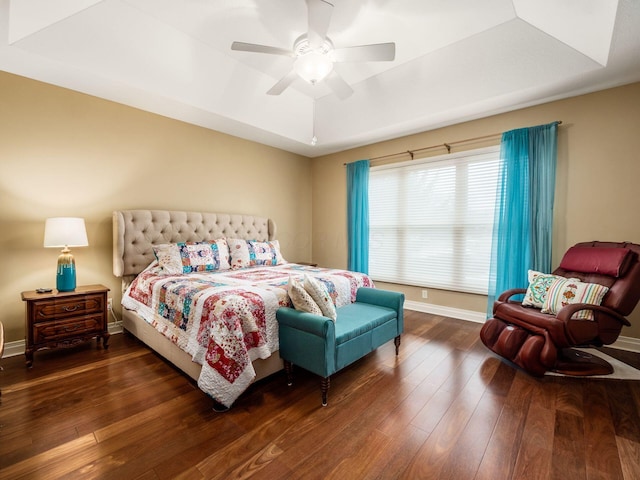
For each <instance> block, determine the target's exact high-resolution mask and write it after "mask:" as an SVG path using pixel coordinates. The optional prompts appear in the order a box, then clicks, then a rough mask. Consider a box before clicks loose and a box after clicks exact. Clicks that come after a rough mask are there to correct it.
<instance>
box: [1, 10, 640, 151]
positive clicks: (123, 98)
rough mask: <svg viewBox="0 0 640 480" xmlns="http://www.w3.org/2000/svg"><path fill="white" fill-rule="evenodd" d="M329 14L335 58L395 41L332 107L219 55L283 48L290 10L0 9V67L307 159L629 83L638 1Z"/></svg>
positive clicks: (265, 61)
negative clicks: (235, 46) (279, 89)
mask: <svg viewBox="0 0 640 480" xmlns="http://www.w3.org/2000/svg"><path fill="white" fill-rule="evenodd" d="M331 1H332V3H333V4H334V9H333V15H332V19H331V24H330V26H329V31H328V36H329V37H330V38H331V40H332V41H333V43H334V45H335V46H336V48H340V47H345V46H352V45H363V44H370V43H384V42H395V43H396V59H395V61H393V62H368V63H339V64H336V66H335V69H336V71H337V72H338V73H339V74H340V75H341V76H342V77H343V78H344V79H345V80H346V81H347V82H348V83H349V84H350V85H351V86H352V87H353V89H354V94H353V95H351V96H350V97H349V98H347V99H346V100H339V99H338V98H337V97H336V96H335V95H334V94H333V93H332V92H331V90H329V89H327V87H326V86H325V85H322V84H318V85H316V86H315V87H314V86H311V85H309V84H306V83H305V82H304V81H303V80H301V79H298V80H296V81H295V82H294V84H293V85H292V87H290V88H288V89H287V90H285V91H284V93H283V94H281V95H279V96H271V95H266V91H267V90H269V89H270V88H271V87H272V86H273V85H274V84H275V83H276V81H277V80H279V79H280V78H281V77H283V76H284V75H285V74H286V73H287V72H288V71H289V70H290V69H291V66H292V63H293V59H291V58H288V57H283V56H274V55H261V54H256V53H248V52H239V51H232V50H231V48H230V47H231V43H232V42H233V41H234V40H237V41H241V42H248V43H257V44H265V45H271V46H275V47H281V48H285V49H290V48H292V47H293V43H294V40H295V39H296V38H297V37H298V36H299V35H301V34H303V33H305V32H306V31H307V6H306V3H305V2H304V1H303V0H101V1H100V0H56V1H51V0H0V39H2V40H1V41H0V69H2V70H5V71H7V72H11V73H15V74H18V75H23V76H26V77H30V78H34V79H37V80H41V81H44V82H48V83H51V84H54V85H59V86H62V87H66V88H70V89H73V90H77V91H80V92H84V93H88V94H91V95H95V96H98V97H101V98H105V99H108V100H113V101H116V102H120V103H123V104H126V105H131V106H134V107H137V108H141V109H144V110H148V111H150V112H155V113H158V114H161V115H165V116H168V117H172V118H176V119H179V120H183V121H185V122H190V123H193V124H196V125H201V126H204V127H207V128H211V129H214V130H218V131H221V132H225V133H229V134H232V135H236V136H239V137H242V138H247V139H250V140H254V141H257V142H261V143H264V144H267V145H272V146H275V147H278V148H282V149H284V150H288V151H292V152H296V153H299V154H301V155H306V156H309V157H315V156H319V155H323V154H327V153H332V152H336V151H341V150H345V149H347V148H352V147H355V146H360V145H366V144H369V143H373V142H377V141H381V140H386V139H390V138H395V137H398V136H402V135H407V134H411V133H416V132H421V131H425V130H430V129H433V128H437V127H441V126H445V125H449V124H453V123H459V122H461V121H465V120H470V119H473V118H479V117H483V116H487V115H491V114H495V113H499V112H504V111H509V110H513V109H516V108H521V107H524V106H528V105H535V104H539V103H544V102H547V101H550V100H556V99H559V98H565V97H569V96H573V95H577V94H582V93H587V92H591V91H596V90H600V89H604V88H609V87H613V86H617V85H623V84H626V83H631V82H635V81H640V1H638V0H363V1H356V0H331ZM314 98H315V99H316V100H315V108H314ZM314 112H315V113H314ZM314 116H315V121H314ZM314 133H315V134H316V136H317V137H318V143H317V145H316V146H311V145H310V140H311V137H312V136H313V134H314Z"/></svg>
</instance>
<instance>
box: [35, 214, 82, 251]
mask: <svg viewBox="0 0 640 480" xmlns="http://www.w3.org/2000/svg"><path fill="white" fill-rule="evenodd" d="M87 245H89V241H88V240H87V230H86V228H85V226H84V218H77V217H55V218H47V221H46V223H45V224H44V246H45V247H86V246H87Z"/></svg>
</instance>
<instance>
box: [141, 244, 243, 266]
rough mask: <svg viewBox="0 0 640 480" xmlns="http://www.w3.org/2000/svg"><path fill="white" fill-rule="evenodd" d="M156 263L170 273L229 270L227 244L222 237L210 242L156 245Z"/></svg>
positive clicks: (154, 250)
mask: <svg viewBox="0 0 640 480" xmlns="http://www.w3.org/2000/svg"><path fill="white" fill-rule="evenodd" d="M153 253H154V255H155V256H156V258H157V259H158V264H159V265H160V266H161V267H162V269H163V270H164V271H165V272H166V273H168V274H170V275H180V274H183V273H192V272H215V271H217V270H229V269H230V268H231V265H229V246H228V245H227V241H226V240H225V239H224V238H219V239H217V240H214V241H212V242H180V243H169V244H163V245H156V246H154V247H153Z"/></svg>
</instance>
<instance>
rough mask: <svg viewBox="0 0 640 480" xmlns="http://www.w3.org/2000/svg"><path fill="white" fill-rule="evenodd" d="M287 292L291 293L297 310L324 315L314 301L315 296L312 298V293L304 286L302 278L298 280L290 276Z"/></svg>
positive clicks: (290, 295) (292, 301) (290, 296)
mask: <svg viewBox="0 0 640 480" xmlns="http://www.w3.org/2000/svg"><path fill="white" fill-rule="evenodd" d="M287 292H288V293H289V298H291V303H293V306H294V307H295V309H296V310H300V311H302V312H307V313H313V314H314V315H320V316H322V310H320V307H318V304H316V302H314V300H313V298H311V295H309V294H308V293H307V291H306V290H305V289H304V286H303V284H302V282H300V280H296V279H295V278H293V277H291V276H290V277H289V286H288V288H287Z"/></svg>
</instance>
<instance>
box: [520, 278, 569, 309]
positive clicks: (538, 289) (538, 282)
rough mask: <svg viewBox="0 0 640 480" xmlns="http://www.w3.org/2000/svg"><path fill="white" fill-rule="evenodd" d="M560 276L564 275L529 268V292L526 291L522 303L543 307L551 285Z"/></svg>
mask: <svg viewBox="0 0 640 480" xmlns="http://www.w3.org/2000/svg"><path fill="white" fill-rule="evenodd" d="M558 278H564V277H561V276H559V275H553V274H550V273H542V272H536V271H535V270H529V286H528V287H527V293H525V295H524V299H523V300H522V305H524V306H528V307H536V308H542V306H543V305H544V301H545V299H546V298H547V292H548V291H549V287H550V286H551V284H552V283H553V282H554V280H556V279H558Z"/></svg>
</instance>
